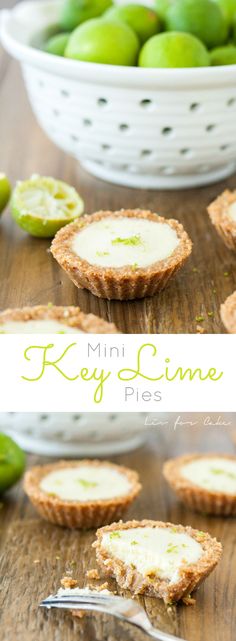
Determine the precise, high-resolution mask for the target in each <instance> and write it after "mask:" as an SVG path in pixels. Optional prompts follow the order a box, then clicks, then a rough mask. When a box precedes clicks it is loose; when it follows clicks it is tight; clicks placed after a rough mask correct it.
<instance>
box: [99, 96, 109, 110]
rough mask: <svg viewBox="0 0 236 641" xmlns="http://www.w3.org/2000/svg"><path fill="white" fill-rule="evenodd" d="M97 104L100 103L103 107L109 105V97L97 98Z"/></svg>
mask: <svg viewBox="0 0 236 641" xmlns="http://www.w3.org/2000/svg"><path fill="white" fill-rule="evenodd" d="M97 105H98V107H101V108H104V107H107V105H108V99H107V98H98V99H97Z"/></svg>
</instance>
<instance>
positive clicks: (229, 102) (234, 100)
mask: <svg viewBox="0 0 236 641" xmlns="http://www.w3.org/2000/svg"><path fill="white" fill-rule="evenodd" d="M226 104H227V107H236V98H229V99H228V100H227V103H226Z"/></svg>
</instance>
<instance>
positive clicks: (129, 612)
mask: <svg viewBox="0 0 236 641" xmlns="http://www.w3.org/2000/svg"><path fill="white" fill-rule="evenodd" d="M40 607H46V608H59V609H66V610H95V611H97V612H104V613H105V614H110V615H112V616H114V617H117V618H118V619H121V620H122V621H126V622H127V623H131V624H132V625H134V626H136V628H139V629H140V630H143V631H144V632H146V633H147V634H148V635H149V636H150V637H152V638H153V639H158V641H184V639H180V637H176V636H174V635H173V634H168V633H167V632H162V631H161V630H157V629H156V628H154V627H153V626H152V625H151V623H150V621H149V619H148V617H147V615H146V612H145V610H144V609H143V608H142V606H141V605H139V603H138V602H137V601H135V600H133V599H125V598H124V597H120V596H115V595H109V594H108V595H107V594H106V595H105V594H102V593H101V592H96V591H92V590H91V591H86V594H81V595H80V594H78V593H77V595H72V594H66V590H65V594H60V593H59V594H55V595H54V596H52V595H51V596H49V597H48V598H47V599H44V601H42V603H40Z"/></svg>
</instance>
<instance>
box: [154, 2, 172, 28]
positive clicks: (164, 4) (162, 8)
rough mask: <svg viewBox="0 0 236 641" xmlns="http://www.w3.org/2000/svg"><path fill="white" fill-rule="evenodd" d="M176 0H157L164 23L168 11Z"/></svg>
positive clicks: (156, 4) (157, 8) (157, 7)
mask: <svg viewBox="0 0 236 641" xmlns="http://www.w3.org/2000/svg"><path fill="white" fill-rule="evenodd" d="M174 1H175V0H155V7H156V11H157V13H158V16H159V18H160V19H161V22H162V24H163V25H165V17H166V13H167V11H168V9H169V8H170V7H171V5H172V4H173V2H174Z"/></svg>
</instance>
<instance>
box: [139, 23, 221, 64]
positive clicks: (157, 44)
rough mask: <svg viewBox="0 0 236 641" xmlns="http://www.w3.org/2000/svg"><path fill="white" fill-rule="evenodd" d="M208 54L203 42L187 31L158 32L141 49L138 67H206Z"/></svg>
mask: <svg viewBox="0 0 236 641" xmlns="http://www.w3.org/2000/svg"><path fill="white" fill-rule="evenodd" d="M209 64H210V60H209V54H208V51H207V49H206V47H205V46H204V44H203V43H202V42H201V41H200V40H198V38H195V36H192V35H191V34H189V33H176V32H174V31H172V32H171V33H170V32H169V33H160V34H159V35H157V36H153V38H150V40H148V42H146V43H145V45H144V46H143V48H142V49H141V52H140V56H139V66H140V67H163V68H164V67H207V66H208V65H209Z"/></svg>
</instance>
